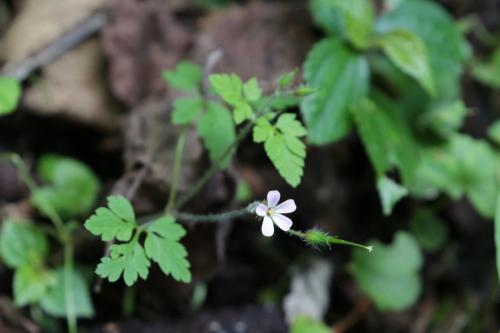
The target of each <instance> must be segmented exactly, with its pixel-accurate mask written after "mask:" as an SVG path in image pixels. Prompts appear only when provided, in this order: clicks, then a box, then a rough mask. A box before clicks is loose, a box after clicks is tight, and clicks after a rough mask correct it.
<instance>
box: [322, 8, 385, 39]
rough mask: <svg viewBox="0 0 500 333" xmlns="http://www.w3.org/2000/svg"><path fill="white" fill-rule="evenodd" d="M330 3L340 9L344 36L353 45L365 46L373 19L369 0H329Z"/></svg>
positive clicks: (373, 13) (373, 14) (371, 28)
mask: <svg viewBox="0 0 500 333" xmlns="http://www.w3.org/2000/svg"><path fill="white" fill-rule="evenodd" d="M330 4H331V5H332V6H333V7H334V8H336V9H338V10H339V11H340V14H341V21H342V26H343V29H344V34H345V36H346V37H347V38H348V39H349V40H350V41H351V42H352V43H353V44H354V45H355V46H357V47H361V48H364V47H366V46H367V45H368V40H369V37H370V35H371V33H372V30H373V23H374V19H375V12H374V9H373V5H372V2H371V0H349V1H345V0H330Z"/></svg>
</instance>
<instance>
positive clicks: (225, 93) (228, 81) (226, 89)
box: [208, 74, 243, 106]
mask: <svg viewBox="0 0 500 333" xmlns="http://www.w3.org/2000/svg"><path fill="white" fill-rule="evenodd" d="M208 79H209V80H210V83H211V84H212V87H213V88H214V90H215V92H216V93H217V95H219V96H220V97H222V99H223V100H224V101H225V102H226V103H228V104H230V105H232V106H236V105H237V104H238V103H240V102H241V101H242V92H243V83H242V82H241V79H240V77H239V76H238V75H236V74H212V75H210V76H209V77H208Z"/></svg>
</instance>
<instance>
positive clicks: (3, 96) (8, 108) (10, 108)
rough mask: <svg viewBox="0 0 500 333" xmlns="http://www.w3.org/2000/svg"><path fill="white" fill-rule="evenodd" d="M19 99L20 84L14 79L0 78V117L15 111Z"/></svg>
mask: <svg viewBox="0 0 500 333" xmlns="http://www.w3.org/2000/svg"><path fill="white" fill-rule="evenodd" d="M20 98H21V84H20V83H19V81H17V80H16V79H12V78H6V77H0V116H3V115H6V114H9V113H12V112H14V111H15V110H16V108H17V104H18V103H19V99H20Z"/></svg>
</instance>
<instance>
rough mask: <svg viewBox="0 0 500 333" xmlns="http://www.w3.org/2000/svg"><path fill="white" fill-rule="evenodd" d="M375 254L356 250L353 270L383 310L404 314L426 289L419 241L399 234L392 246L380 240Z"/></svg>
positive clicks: (400, 232)
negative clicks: (422, 276)
mask: <svg viewBox="0 0 500 333" xmlns="http://www.w3.org/2000/svg"><path fill="white" fill-rule="evenodd" d="M371 243H372V244H373V245H374V251H373V252H372V253H370V252H367V251H365V250H362V249H355V250H354V252H353V258H352V260H351V263H350V270H351V272H352V273H353V275H354V279H355V280H356V282H357V283H358V285H359V287H360V288H361V289H362V290H363V291H364V292H365V293H366V294H367V295H368V296H369V297H370V298H371V299H372V300H373V302H374V304H375V306H376V307H377V308H378V309H379V310H382V311H402V310H405V309H407V308H408V307H410V306H411V305H412V304H414V303H415V302H416V301H417V299H418V297H419V295H420V293H421V290H422V280H421V278H420V276H419V273H418V272H419V270H420V268H421V267H422V254H421V252H420V249H419V247H418V243H417V241H416V240H415V238H414V237H413V236H412V235H411V234H409V233H407V232H404V231H399V232H398V233H396V235H395V237H394V241H393V243H392V244H390V245H384V244H383V243H380V242H378V241H372V242H371Z"/></svg>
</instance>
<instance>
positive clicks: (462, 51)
mask: <svg viewBox="0 0 500 333" xmlns="http://www.w3.org/2000/svg"><path fill="white" fill-rule="evenodd" d="M396 29H404V30H407V31H411V32H413V33H415V34H416V35H418V36H419V37H420V38H421V39H422V41H423V42H424V44H425V46H426V49H427V52H428V57H429V61H430V65H431V72H432V76H433V77H434V80H435V84H436V91H437V95H438V96H441V97H442V98H449V99H456V98H458V97H459V96H460V85H459V82H460V80H459V77H460V75H461V73H462V70H463V65H464V62H465V60H466V59H467V57H468V56H469V52H468V49H467V44H466V41H465V39H464V38H463V36H462V35H461V34H460V32H459V30H458V28H457V26H456V24H455V22H454V21H453V18H452V17H451V16H450V15H449V14H448V13H447V12H446V10H444V9H443V8H442V7H441V6H440V5H439V4H437V3H436V2H434V1H427V0H407V1H403V2H401V3H400V4H399V5H398V6H397V7H396V8H394V10H392V11H389V12H386V13H385V14H384V15H382V16H381V17H380V18H379V19H378V20H377V23H376V30H377V31H378V32H379V33H389V32H391V31H393V30H396Z"/></svg>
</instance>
